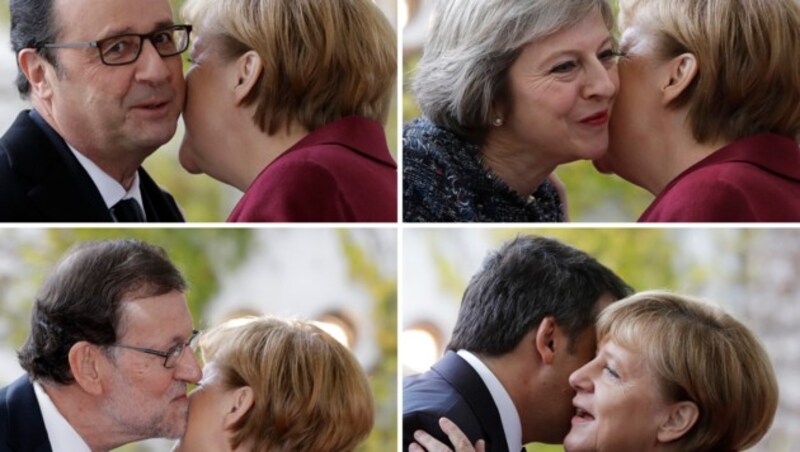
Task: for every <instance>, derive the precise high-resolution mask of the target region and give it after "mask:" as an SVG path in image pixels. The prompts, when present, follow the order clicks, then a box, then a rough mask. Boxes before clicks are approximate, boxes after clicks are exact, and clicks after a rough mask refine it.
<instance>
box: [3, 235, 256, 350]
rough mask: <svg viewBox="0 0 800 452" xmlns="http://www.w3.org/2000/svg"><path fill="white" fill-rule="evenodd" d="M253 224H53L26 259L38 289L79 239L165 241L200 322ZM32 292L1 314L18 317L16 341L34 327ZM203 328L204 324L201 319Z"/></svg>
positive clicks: (13, 335)
mask: <svg viewBox="0 0 800 452" xmlns="http://www.w3.org/2000/svg"><path fill="white" fill-rule="evenodd" d="M251 235H252V230H250V229H163V228H161V229H155V228H151V229H48V230H46V231H44V241H43V242H42V243H36V244H34V245H27V246H25V247H23V248H22V249H21V250H20V256H19V258H20V260H21V262H20V263H21V264H23V265H26V266H30V267H31V268H33V272H32V273H30V275H29V279H30V283H29V284H25V287H28V288H29V289H32V290H36V289H35V288H38V287H39V286H40V285H41V282H42V281H43V280H44V278H45V276H46V275H47V274H48V273H49V272H50V271H51V270H52V269H53V267H54V266H55V264H56V262H58V260H59V259H60V258H61V257H62V256H63V255H64V254H65V253H66V252H67V250H68V249H69V248H70V247H72V246H74V245H75V244H76V243H78V242H82V241H86V240H100V239H113V238H137V239H141V240H144V241H146V242H149V243H152V244H155V245H158V246H161V247H163V248H164V249H165V250H166V251H167V253H168V254H169V256H170V259H171V260H172V261H173V263H174V264H175V265H176V266H177V267H178V268H179V269H180V270H181V272H182V273H183V275H184V277H185V278H186V280H187V281H188V284H189V290H188V292H187V298H188V303H189V310H190V311H191V313H192V316H193V317H194V318H195V319H196V321H197V322H198V323H199V321H200V319H201V318H202V315H203V312H204V309H205V306H206V305H207V303H208V301H209V300H210V299H211V297H212V296H213V295H214V294H215V293H216V290H217V288H218V286H219V279H218V278H219V270H220V269H221V268H226V269H229V268H235V267H236V265H237V264H238V263H239V262H241V261H243V258H244V256H245V255H246V251H247V250H248V249H249V245H250V242H251ZM32 304H33V293H29V294H28V298H27V300H26V302H24V303H18V304H14V305H13V306H11V305H7V304H6V303H3V305H4V306H7V307H6V308H4V309H3V311H5V312H2V314H3V315H4V316H9V317H10V318H13V319H15V320H18V321H15V322H13V323H12V324H11V325H12V329H11V332H10V335H9V342H10V343H11V344H12V345H13V346H14V347H19V346H20V345H22V342H23V341H24V339H25V337H27V334H28V330H29V322H28V321H27V319H28V318H29V316H30V309H31V306H32ZM197 326H200V327H201V328H202V327H203V325H199V324H198V325H197Z"/></svg>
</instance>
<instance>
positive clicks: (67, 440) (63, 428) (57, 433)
mask: <svg viewBox="0 0 800 452" xmlns="http://www.w3.org/2000/svg"><path fill="white" fill-rule="evenodd" d="M33 392H34V393H36V401H37V402H38V403H39V410H41V412H42V420H44V428H45V429H47V439H48V440H50V447H51V448H52V449H53V451H54V452H58V451H69V452H91V450H90V449H89V446H88V445H87V444H86V441H84V440H83V438H81V436H80V435H78V432H76V431H75V429H74V428H72V426H71V425H69V422H67V420H66V419H64V416H62V415H61V413H60V412H59V411H58V408H56V406H55V405H54V404H53V401H52V400H50V396H49V395H47V393H46V392H45V391H44V388H42V385H40V384H39V383H36V382H34V383H33Z"/></svg>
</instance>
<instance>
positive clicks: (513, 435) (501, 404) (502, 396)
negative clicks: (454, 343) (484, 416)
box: [458, 350, 522, 452]
mask: <svg viewBox="0 0 800 452" xmlns="http://www.w3.org/2000/svg"><path fill="white" fill-rule="evenodd" d="M458 356H460V357H462V358H464V361H466V362H467V364H469V365H470V366H472V368H473V369H475V372H477V373H478V376H479V377H481V380H483V384H485V385H486V388H487V389H489V394H491V395H492V399H494V404H495V405H497V411H499V412H500V421H501V422H502V423H503V431H504V432H505V434H506V442H507V443H508V450H509V451H511V452H514V451H517V450H520V449H522V421H520V419H519V413H517V408H516V407H515V406H514V402H513V401H512V400H511V396H509V395H508V392H507V391H506V388H504V387H503V384H502V383H500V380H498V379H497V377H495V376H494V374H493V373H492V371H491V370H490V369H489V368H488V367H486V364H484V363H483V361H481V360H480V358H478V357H477V356H475V355H473V354H472V353H470V352H468V351H466V350H459V351H458Z"/></svg>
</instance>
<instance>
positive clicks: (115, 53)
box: [39, 25, 192, 66]
mask: <svg viewBox="0 0 800 452" xmlns="http://www.w3.org/2000/svg"><path fill="white" fill-rule="evenodd" d="M191 32H192V26H191V25H173V26H171V27H167V28H162V29H161V30H156V31H154V32H152V33H147V34H137V33H126V34H122V35H117V36H111V37H108V38H105V39H100V40H98V41H88V42H53V43H49V44H42V45H40V46H39V48H40V49H41V48H45V49H65V48H90V47H94V48H96V49H97V51H98V52H99V53H100V61H102V62H103V64H105V65H108V66H122V65H124V64H131V63H133V62H135V61H136V60H137V59H139V55H141V53H142V47H144V40H145V39H147V40H149V41H150V42H152V43H153V47H155V48H156V52H158V54H159V55H161V56H162V57H168V56H173V55H177V54H179V53H183V52H185V51H186V49H188V48H189V35H190V34H191Z"/></svg>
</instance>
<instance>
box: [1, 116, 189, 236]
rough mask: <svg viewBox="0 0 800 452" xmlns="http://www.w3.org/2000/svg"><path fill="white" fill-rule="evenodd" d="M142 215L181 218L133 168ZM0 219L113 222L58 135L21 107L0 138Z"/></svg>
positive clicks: (173, 205) (157, 218)
mask: <svg viewBox="0 0 800 452" xmlns="http://www.w3.org/2000/svg"><path fill="white" fill-rule="evenodd" d="M139 183H140V188H141V191H142V201H143V202H144V206H143V207H144V210H145V213H146V214H147V219H148V221H151V222H166V221H169V222H174V221H183V215H181V212H180V210H179V209H178V205H177V204H176V203H175V200H174V199H173V198H172V196H171V195H170V194H169V193H167V192H165V191H163V190H161V189H160V188H158V186H157V185H156V183H155V182H153V179H151V178H150V176H148V174H147V172H145V170H144V169H143V168H139ZM0 221H3V222H10V221H13V222H113V221H114V220H113V219H112V218H111V214H110V213H109V211H108V208H107V207H106V205H105V202H104V201H103V197H102V196H101V195H100V191H99V190H98V189H97V187H96V186H95V185H94V182H92V179H91V178H90V177H89V174H88V173H87V172H86V170H84V169H83V167H82V166H81V164H80V163H79V162H78V159H76V158H75V156H74V155H73V154H72V152H71V151H70V150H69V148H68V147H67V144H66V143H65V142H64V140H63V139H62V138H61V137H60V136H59V135H58V134H57V133H56V132H55V131H54V130H53V129H52V128H51V127H50V126H49V125H48V124H47V123H46V122H45V121H44V119H42V117H41V116H39V114H38V113H36V112H35V111H27V110H26V111H23V112H22V113H20V114H19V116H17V119H16V120H15V121H14V124H12V125H11V128H9V129H8V131H7V132H6V133H5V135H3V137H2V138H0Z"/></svg>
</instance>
